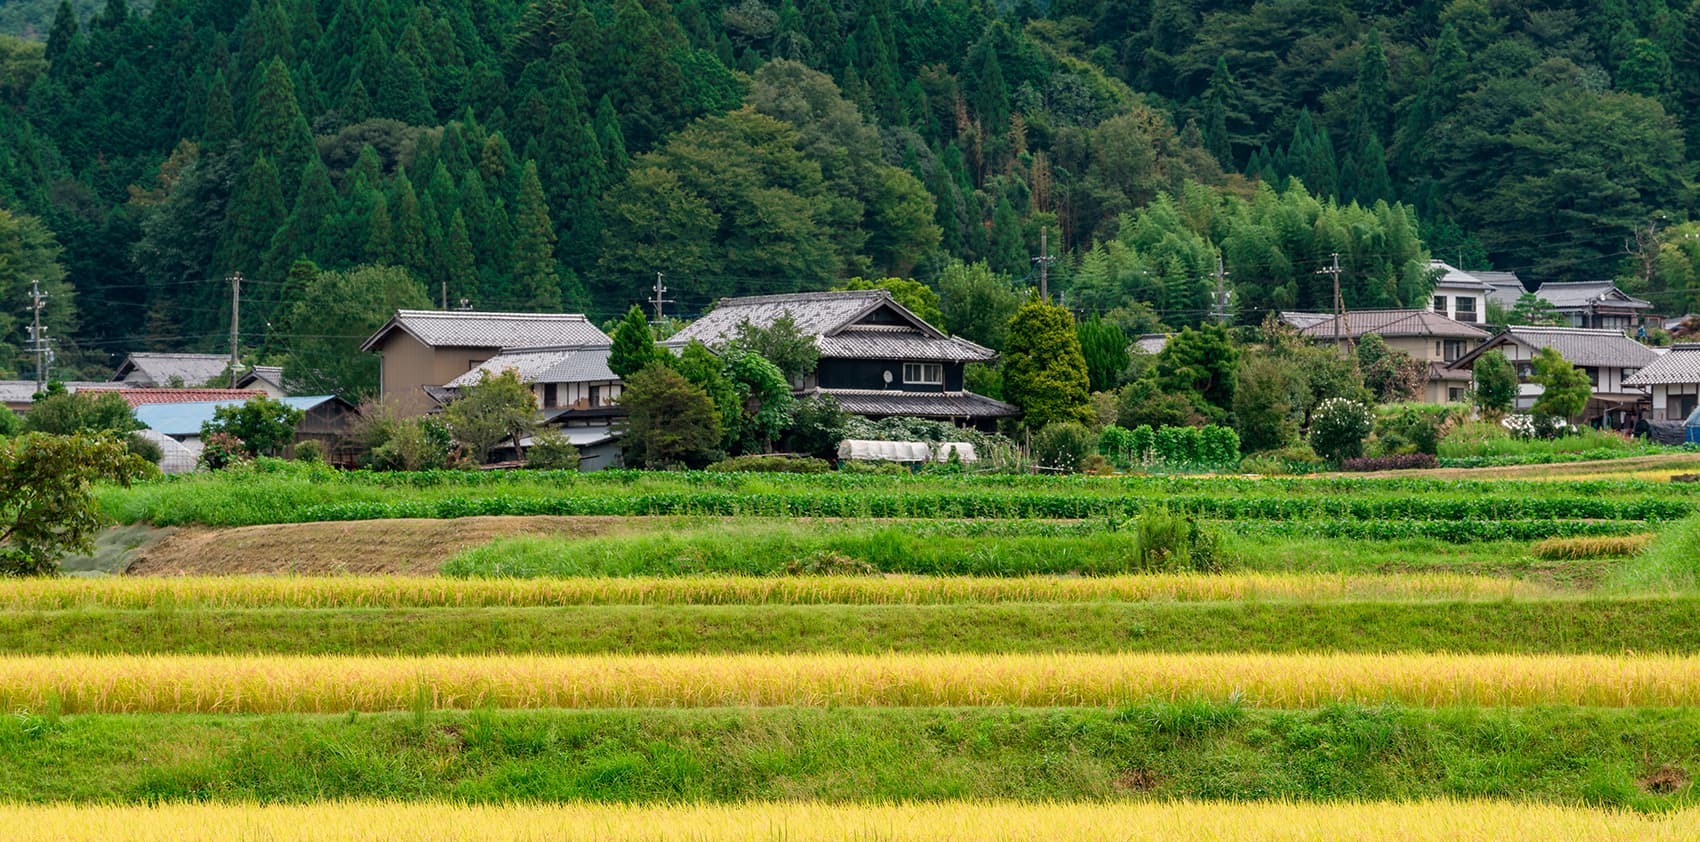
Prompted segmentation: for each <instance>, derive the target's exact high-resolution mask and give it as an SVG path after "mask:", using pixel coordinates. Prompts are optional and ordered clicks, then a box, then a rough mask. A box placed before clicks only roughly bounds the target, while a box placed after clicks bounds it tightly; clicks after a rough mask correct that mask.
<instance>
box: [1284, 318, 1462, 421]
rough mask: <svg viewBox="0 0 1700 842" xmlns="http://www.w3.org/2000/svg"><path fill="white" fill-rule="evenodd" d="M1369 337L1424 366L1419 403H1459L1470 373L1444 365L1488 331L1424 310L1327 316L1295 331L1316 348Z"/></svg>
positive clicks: (1457, 357)
mask: <svg viewBox="0 0 1700 842" xmlns="http://www.w3.org/2000/svg"><path fill="white" fill-rule="evenodd" d="M1372 333H1373V334H1375V335H1377V336H1380V337H1381V338H1382V340H1383V341H1384V342H1386V343H1387V347H1388V348H1390V349H1392V350H1395V351H1404V352H1405V353H1407V354H1410V355H1411V356H1412V357H1413V358H1415V359H1419V360H1422V361H1423V362H1426V363H1428V385H1426V386H1425V387H1423V400H1424V401H1427V402H1428V403H1459V402H1461V401H1464V400H1467V399H1468V396H1469V391H1470V373H1469V372H1468V371H1459V370H1457V369H1453V368H1449V367H1448V365H1447V364H1448V363H1451V362H1452V361H1454V360H1457V359H1460V358H1462V357H1463V356H1464V355H1465V354H1467V353H1469V351H1470V349H1471V348H1473V347H1475V346H1476V344H1477V343H1479V342H1481V341H1482V340H1484V339H1487V338H1488V332H1487V331H1485V330H1482V329H1481V328H1479V327H1476V326H1475V325H1471V324H1465V323H1463V322H1460V321H1457V320H1456V319H1449V318H1447V317H1445V316H1442V315H1440V314H1439V313H1435V312H1431V311H1429V310H1351V311H1348V312H1347V313H1346V315H1345V318H1344V320H1343V321H1342V320H1339V319H1336V318H1334V317H1332V316H1330V317H1327V318H1324V319H1322V320H1319V321H1313V322H1311V323H1310V324H1309V325H1308V326H1306V327H1302V328H1300V329H1299V335H1300V336H1303V337H1305V338H1306V339H1309V340H1311V341H1312V342H1319V343H1321V342H1333V341H1335V340H1336V339H1337V338H1338V339H1350V340H1351V341H1353V342H1356V341H1358V340H1359V339H1362V338H1363V337H1365V336H1367V335H1369V334H1372Z"/></svg>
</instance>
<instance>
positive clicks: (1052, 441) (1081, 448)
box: [1033, 421, 1097, 474]
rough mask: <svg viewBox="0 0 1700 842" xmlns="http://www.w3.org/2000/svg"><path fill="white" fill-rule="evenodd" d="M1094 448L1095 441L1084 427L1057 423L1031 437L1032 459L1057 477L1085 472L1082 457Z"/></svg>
mask: <svg viewBox="0 0 1700 842" xmlns="http://www.w3.org/2000/svg"><path fill="white" fill-rule="evenodd" d="M1096 445H1097V437H1096V436H1093V435H1092V431H1091V430H1089V429H1087V427H1086V425H1085V424H1081V423H1078V422H1075V421H1058V422H1055V423H1052V424H1047V425H1046V426H1045V429H1043V430H1040V431H1039V434H1038V435H1036V436H1034V437H1033V458H1034V459H1035V460H1036V461H1037V462H1038V463H1039V465H1040V466H1041V467H1044V468H1050V469H1052V470H1053V471H1055V472H1057V473H1065V474H1077V473H1080V472H1081V471H1083V470H1085V469H1086V457H1087V456H1089V455H1091V454H1092V451H1093V449H1094V448H1095V446H1096Z"/></svg>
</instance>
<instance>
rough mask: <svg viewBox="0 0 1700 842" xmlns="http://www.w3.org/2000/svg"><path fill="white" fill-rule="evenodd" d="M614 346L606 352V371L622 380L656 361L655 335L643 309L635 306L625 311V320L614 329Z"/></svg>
mask: <svg viewBox="0 0 1700 842" xmlns="http://www.w3.org/2000/svg"><path fill="white" fill-rule="evenodd" d="M613 339H614V344H613V347H612V348H610V349H609V351H608V370H609V371H612V372H614V374H615V375H616V376H618V377H620V378H622V379H624V378H627V377H631V376H632V375H634V374H636V373H638V372H639V371H642V370H643V369H644V367H645V366H648V365H649V364H650V363H653V362H655V361H656V359H657V356H656V353H657V350H656V347H655V334H654V333H653V332H652V331H650V329H649V320H648V319H645V318H644V317H643V308H642V307H639V306H638V305H636V304H633V305H632V308H631V309H630V310H627V311H626V316H625V318H623V319H621V320H620V324H619V326H617V327H615V328H614V336H613Z"/></svg>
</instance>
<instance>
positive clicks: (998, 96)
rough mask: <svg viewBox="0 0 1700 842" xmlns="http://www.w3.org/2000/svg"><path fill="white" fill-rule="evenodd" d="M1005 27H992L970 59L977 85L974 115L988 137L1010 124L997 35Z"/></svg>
mask: <svg viewBox="0 0 1700 842" xmlns="http://www.w3.org/2000/svg"><path fill="white" fill-rule="evenodd" d="M1002 26H1003V23H1002V22H1001V21H999V22H997V23H994V24H992V27H991V29H990V30H989V31H988V33H987V35H986V37H984V38H981V39H980V43H978V44H976V45H975V52H976V53H977V55H973V56H970V57H969V64H970V66H971V67H972V72H973V77H972V81H973V83H974V87H973V103H974V113H975V114H976V115H977V116H978V117H979V118H980V125H981V126H982V127H983V128H984V129H985V130H986V132H987V133H988V134H997V133H999V132H1001V131H1002V130H1003V128H1004V127H1005V126H1007V125H1009V86H1008V85H1007V84H1006V83H1005V82H1004V78H1003V66H1002V65H1001V64H999V62H998V51H997V47H996V46H995V38H994V37H993V36H994V34H995V33H996V32H997V31H998V30H999V28H1000V27H1002Z"/></svg>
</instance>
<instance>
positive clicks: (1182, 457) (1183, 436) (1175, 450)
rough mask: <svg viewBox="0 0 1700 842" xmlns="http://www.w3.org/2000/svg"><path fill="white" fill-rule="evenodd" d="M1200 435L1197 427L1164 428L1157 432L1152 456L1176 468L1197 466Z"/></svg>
mask: <svg viewBox="0 0 1700 842" xmlns="http://www.w3.org/2000/svg"><path fill="white" fill-rule="evenodd" d="M1199 444H1200V435H1199V431H1198V428H1197V427H1164V428H1162V429H1160V430H1158V431H1157V443H1156V445H1155V447H1154V448H1153V451H1152V456H1153V457H1154V458H1155V459H1156V460H1157V461H1158V462H1162V463H1164V464H1167V465H1170V466H1172V467H1176V468H1183V467H1186V466H1188V465H1193V464H1197V462H1198V451H1199Z"/></svg>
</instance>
